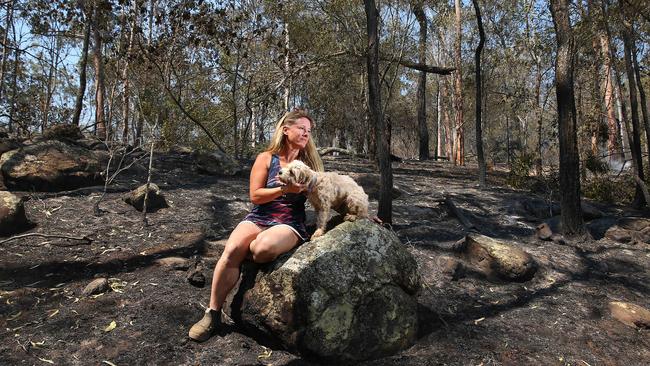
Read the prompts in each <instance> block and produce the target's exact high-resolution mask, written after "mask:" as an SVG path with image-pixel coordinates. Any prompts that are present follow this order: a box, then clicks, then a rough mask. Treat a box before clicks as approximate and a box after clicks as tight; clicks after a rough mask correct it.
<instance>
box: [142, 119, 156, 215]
mask: <svg viewBox="0 0 650 366" xmlns="http://www.w3.org/2000/svg"><path fill="white" fill-rule="evenodd" d="M155 141H156V140H155V139H154V138H153V128H152V129H151V150H149V169H148V170H147V186H146V187H145V189H144V202H143V203H142V223H143V224H144V226H147V225H148V224H149V223H148V222H147V201H148V200H149V186H150V185H151V166H152V163H153V146H154V143H155Z"/></svg>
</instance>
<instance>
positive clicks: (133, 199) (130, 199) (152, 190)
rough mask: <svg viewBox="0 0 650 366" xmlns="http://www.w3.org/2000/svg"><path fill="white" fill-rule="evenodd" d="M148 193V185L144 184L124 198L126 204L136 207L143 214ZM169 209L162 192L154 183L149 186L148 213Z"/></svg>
mask: <svg viewBox="0 0 650 366" xmlns="http://www.w3.org/2000/svg"><path fill="white" fill-rule="evenodd" d="M146 191H147V185H146V184H143V185H141V186H140V187H138V188H136V189H134V190H132V191H131V192H130V193H128V194H127V195H126V196H124V198H123V199H124V202H126V203H128V204H129V205H131V206H133V207H135V209H136V210H138V211H140V212H142V210H143V209H144V195H145V192H146ZM166 207H169V205H168V204H167V200H166V199H165V196H164V195H163V194H162V191H161V190H160V188H158V186H157V185H156V184H154V183H150V184H149V194H148V196H147V212H156V211H158V210H160V209H161V208H166Z"/></svg>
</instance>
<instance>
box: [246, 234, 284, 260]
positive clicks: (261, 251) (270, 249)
mask: <svg viewBox="0 0 650 366" xmlns="http://www.w3.org/2000/svg"><path fill="white" fill-rule="evenodd" d="M250 251H251V254H252V255H253V261H254V262H255V263H268V262H271V261H273V260H274V259H275V258H277V256H278V255H280V253H278V252H277V249H276V248H275V245H274V243H273V240H271V239H269V238H266V237H264V236H262V237H258V238H257V239H255V240H253V242H252V243H251V245H250Z"/></svg>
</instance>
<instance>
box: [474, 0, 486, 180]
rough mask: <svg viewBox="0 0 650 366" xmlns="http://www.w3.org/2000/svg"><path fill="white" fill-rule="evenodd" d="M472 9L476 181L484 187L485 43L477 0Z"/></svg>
mask: <svg viewBox="0 0 650 366" xmlns="http://www.w3.org/2000/svg"><path fill="white" fill-rule="evenodd" d="M472 2H473V3H474V11H475V12H476V23H477V25H478V32H479V42H478V46H477V47H476V53H475V54H474V60H475V63H476V155H477V159H478V182H479V186H480V187H481V188H485V156H484V155H483V130H482V127H481V123H482V122H481V107H482V103H483V102H482V98H481V95H482V94H481V93H482V91H481V86H482V85H481V84H482V82H481V80H482V79H481V53H482V52H483V45H484V44H485V31H484V30H483V20H482V19H481V8H480V7H479V4H478V0H472Z"/></svg>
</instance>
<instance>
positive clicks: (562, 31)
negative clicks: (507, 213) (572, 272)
mask: <svg viewBox="0 0 650 366" xmlns="http://www.w3.org/2000/svg"><path fill="white" fill-rule="evenodd" d="M550 8H551V14H552V16H553V25H554V27H555V37H556V40H557V56H556V59H555V90H556V95H557V112H558V127H559V139H560V187H562V190H561V209H562V230H563V231H564V233H566V234H579V233H582V232H583V231H584V228H583V222H582V209H581V207H580V158H579V155H578V143H577V134H576V106H575V96H574V94H573V62H574V59H573V56H574V52H575V45H574V39H573V30H572V29H571V23H570V21H569V0H551V4H550Z"/></svg>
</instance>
